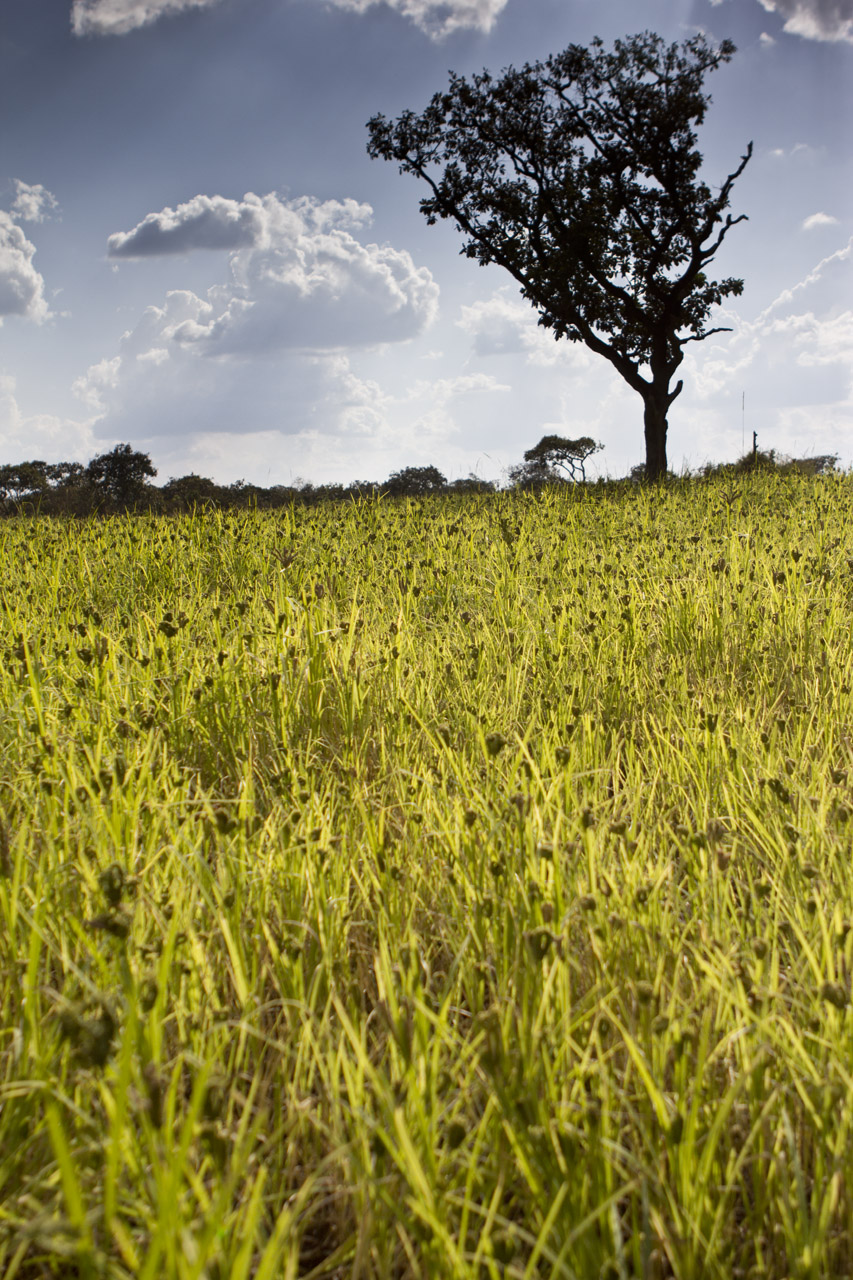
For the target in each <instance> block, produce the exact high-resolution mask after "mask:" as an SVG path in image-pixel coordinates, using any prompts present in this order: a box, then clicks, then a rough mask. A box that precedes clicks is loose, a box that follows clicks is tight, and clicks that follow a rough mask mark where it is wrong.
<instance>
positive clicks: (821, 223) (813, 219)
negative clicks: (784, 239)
mask: <svg viewBox="0 0 853 1280" xmlns="http://www.w3.org/2000/svg"><path fill="white" fill-rule="evenodd" d="M837 225H838V219H837V218H833V216H832V214H829V213H813V214H811V215H810V216H809V217H808V218H806V219H805V221H804V222H803V231H813V230H814V229H815V227H835V226H837Z"/></svg>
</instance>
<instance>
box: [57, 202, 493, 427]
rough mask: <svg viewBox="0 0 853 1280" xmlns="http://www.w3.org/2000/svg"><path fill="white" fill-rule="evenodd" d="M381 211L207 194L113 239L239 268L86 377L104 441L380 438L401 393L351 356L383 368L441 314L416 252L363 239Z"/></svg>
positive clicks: (167, 301) (143, 253) (164, 307)
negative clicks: (387, 354)
mask: <svg viewBox="0 0 853 1280" xmlns="http://www.w3.org/2000/svg"><path fill="white" fill-rule="evenodd" d="M371 212H372V211H371V209H370V207H369V206H368V205H363V204H358V203H357V202H356V201H354V200H344V201H336V200H329V201H326V202H323V203H321V202H318V201H316V200H311V199H308V198H303V199H300V200H291V201H285V200H281V199H279V197H277V196H275V195H269V196H265V197H263V198H260V197H258V196H254V195H248V196H246V197H245V198H244V199H243V200H241V201H238V200H227V199H225V198H223V197H207V196H197V197H195V198H194V199H193V200H190V201H188V202H187V203H186V204H183V205H180V206H179V207H178V208H177V209H174V210H173V209H165V210H162V211H161V212H160V213H158V214H151V215H149V216H148V217H147V218H144V219H143V220H142V222H141V223H139V225H138V226H137V227H135V228H133V230H131V231H129V232H127V233H123V234H119V235H115V236H111V237H110V242H109V243H110V251H111V254H112V256H113V257H114V258H115V257H117V256H118V257H126V258H129V257H139V258H144V259H150V258H151V257H152V256H154V255H164V256H165V255H169V254H175V253H177V252H178V251H179V250H180V251H181V252H184V253H189V252H191V251H194V250H200V249H208V250H210V249H219V250H220V251H223V252H225V253H227V258H228V273H227V277H226V278H225V280H224V282H223V283H221V284H217V285H214V286H213V287H212V288H210V289H208V290H207V292H206V293H204V294H201V295H200V294H198V293H196V292H193V291H191V290H188V289H173V290H171V291H170V292H168V293H167V294H166V296H165V298H164V300H163V302H162V304H161V305H158V306H150V307H148V308H147V309H146V310H145V311H144V313H143V314H142V315H141V317H140V319H139V321H138V323H137V324H136V325H135V326H134V328H133V329H131V330H129V331H128V332H127V333H125V334H124V336H123V337H122V339H121V341H120V344H119V348H118V354H115V355H113V356H112V357H109V358H107V359H104V360H101V361H99V362H98V363H97V364H94V365H92V366H91V368H90V369H89V370H88V372H87V373H86V374H85V375H84V376H83V377H81V378H78V379H77V381H76V382H75V384H74V388H73V389H74V392H75V394H76V395H77V396H78V398H79V399H81V400H82V401H83V403H84V404H85V405H86V406H87V407H88V409H89V410H90V411H92V412H94V413H95V414H97V415H98V419H99V421H98V426H97V430H98V434H99V435H101V436H104V437H110V438H120V439H133V440H135V439H148V438H152V437H158V438H161V439H162V437H163V436H166V435H170V436H174V437H176V438H184V439H187V438H188V437H193V436H195V435H201V434H209V433H223V434H227V433H230V434H232V435H235V436H236V435H240V434H246V435H254V434H257V433H259V432H261V433H262V432H264V431H272V432H274V433H276V434H278V435H280V436H293V435H296V434H299V433H300V432H306V431H315V432H319V433H321V434H327V433H332V434H340V435H342V436H346V437H347V438H354V437H362V436H364V435H365V434H367V435H372V434H375V432H376V431H378V430H379V424H381V422H382V421H383V420H384V419H383V414H384V407H383V406H384V405H385V402H386V399H387V397H386V396H385V393H383V391H382V389H381V388H380V387H379V386H378V385H377V384H376V383H375V382H374V381H371V380H369V379H362V378H360V377H359V376H358V375H357V374H356V373H355V372H354V371H353V370H352V368H351V366H350V363H349V355H348V353H350V352H353V351H355V350H356V349H359V350H365V351H370V352H372V353H373V356H372V358H373V359H376V360H378V359H379V353H381V351H382V350H383V349H384V348H385V346H386V345H387V344H390V343H399V342H402V341H406V340H408V339H411V338H414V337H416V336H417V335H418V334H420V333H421V332H422V331H423V330H424V329H426V327H427V326H428V325H429V324H430V323H431V321H432V320H433V319H434V317H435V314H436V312H437V308H438V286H437V284H436V283H435V281H434V280H433V278H432V276H431V274H430V272H429V271H428V270H426V269H425V268H422V267H417V266H416V265H415V263H414V262H413V260H412V258H411V257H410V255H409V254H408V253H406V252H404V251H402V250H398V249H395V248H393V247H391V246H388V245H385V246H380V245H376V244H364V243H362V242H361V240H359V239H357V238H356V236H355V235H354V234H353V232H354V231H355V230H357V229H359V228H361V227H363V226H364V225H365V224H366V223H367V222H368V221H369V219H370V215H371ZM270 357H274V359H273V358H270ZM479 385H480V378H479V376H477V377H475V378H474V379H473V380H472V381H471V385H470V386H469V387H467V389H469V390H471V389H477V388H478V387H479Z"/></svg>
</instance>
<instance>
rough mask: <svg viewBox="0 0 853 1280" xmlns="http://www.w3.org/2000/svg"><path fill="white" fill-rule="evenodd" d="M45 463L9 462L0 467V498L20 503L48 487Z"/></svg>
mask: <svg viewBox="0 0 853 1280" xmlns="http://www.w3.org/2000/svg"><path fill="white" fill-rule="evenodd" d="M47 469H48V468H47V463H46V462H40V461H35V462H10V463H6V465H5V466H2V467H0V496H1V497H3V498H11V500H12V501H13V502H20V501H21V500H22V499H23V498H28V497H33V496H35V495H37V494H39V493H42V492H43V491H44V490H45V489H46V488H47V487H48V477H47Z"/></svg>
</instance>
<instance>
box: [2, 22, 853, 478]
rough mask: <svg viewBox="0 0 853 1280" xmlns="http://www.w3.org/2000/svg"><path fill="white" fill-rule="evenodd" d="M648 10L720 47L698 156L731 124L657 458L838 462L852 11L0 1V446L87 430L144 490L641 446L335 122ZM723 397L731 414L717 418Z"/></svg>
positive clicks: (487, 271)
mask: <svg viewBox="0 0 853 1280" xmlns="http://www.w3.org/2000/svg"><path fill="white" fill-rule="evenodd" d="M646 29H651V30H654V31H657V32H659V33H660V34H661V35H663V36H664V37H665V38H666V39H668V40H683V39H685V38H686V37H688V36H689V35H691V34H693V33H694V32H696V31H697V30H702V31H704V32H706V33H707V35H708V36H709V37H711V38H712V39H714V40H722V39H723V38H725V37H730V38H731V39H733V40H734V42H735V44H736V45H737V47H738V52H737V54H736V55H735V58H734V60H733V61H732V62H731V63H730V64H729V65H728V66H727V67H724V68H723V69H722V70H720V71H719V72H717V73H716V74H715V75H714V76H712V77H711V78H710V79H709V82H708V88H709V90H710V92H711V94H712V96H713V99H714V102H713V106H712V107H711V110H710V112H709V114H708V117H707V120H706V122H705V125H704V126H703V128H702V130H701V131H700V149H701V150H702V152H703V154H704V156H705V174H706V175H707V177H708V179H709V180H710V181H711V182H712V183H719V182H721V181H722V180H723V179H724V177H725V176H726V174H727V173H729V172H730V171H731V170H732V169H734V168H735V167H736V165H737V162H738V159H739V157H740V156H741V154H742V153H743V151H744V150H745V147H746V144H747V143H748V142H749V141H750V140H752V141H753V142H754V146H755V153H754V156H753V159H752V161H751V163H750V165H749V166H748V168H747V170H746V172H745V173H744V175H743V176H742V177H741V179H740V180H739V182H738V184H737V185H736V187H735V189H734V193H733V199H732V206H731V211H732V212H733V213H734V214H735V215H737V214H740V213H746V214H748V217H749V221H748V222H745V223H743V224H741V225H740V226H738V227H736V228H734V229H733V230H732V231H731V232H730V234H729V236H728V238H727V240H726V242H725V244H724V246H723V248H722V250H721V251H720V253H719V255H718V257H717V260H716V264H715V266H716V271H715V274H717V275H719V276H728V275H739V276H743V277H744V279H745V282H746V285H745V290H744V294H743V296H742V297H741V298H738V299H732V300H730V302H729V303H728V304H727V306H726V308H725V309H724V310H723V311H722V313H718V318H717V319H716V321H715V323H717V324H727V325H730V326H731V327H732V332H731V333H729V334H723V335H720V336H718V337H714V338H711V339H709V340H708V341H706V342H704V343H701V344H691V346H690V347H688V352H689V355H688V358H687V360H686V361H685V366H684V368H683V373H684V377H685V383H686V385H685V390H684V393H683V394H682V396H681V397H680V398H679V399H678V400H677V401H676V402H675V404H674V406H673V409H672V412H671V416H670V434H669V458H670V465H672V466H674V467H675V468H676V469H678V468H680V467H681V466H682V465H683V464H684V463H685V462H686V463H687V464H689V465H692V466H697V465H699V464H701V463H702V462H704V461H707V460H710V459H713V460H722V459H730V458H734V457H736V456H738V455H739V454H740V452H741V450H742V444H743V442H744V440H745V442H746V444H747V446H749V444H750V443H751V438H752V431H753V430H755V431H757V432H758V437H759V444H760V446H761V447H762V448H776V449H778V450H780V451H782V452H786V453H791V454H796V455H798V456H801V455H804V454H809V453H812V454H814V453H828V452H832V453H838V454H839V455H840V457H841V459H842V462H843V463H844V464H846V465H850V464H851V463H853V289H851V278H853V208H851V196H853V163H851V153H852V152H853V148H851V143H850V131H849V121H850V119H851V118H853V0H716V2H713V0H38V2H37V3H36V2H34V0H3V12H2V15H0V120H2V122H3V124H2V139H3V146H2V148H0V322H2V328H0V462H14V461H20V460H22V459H25V458H43V459H45V460H47V461H58V460H62V459H69V460H74V459H77V460H81V461H85V460H87V459H88V458H90V457H91V456H93V454H95V453H98V452H102V451H104V450H105V449H108V448H111V447H112V445H113V444H115V443H117V442H118V441H125V440H126V441H130V442H131V443H132V444H133V445H134V447H136V448H140V449H144V450H145V451H147V452H149V453H150V454H151V457H152V460H153V462H154V464H155V466H157V467H158V470H159V477H158V478H159V480H161V481H165V480H166V479H167V478H168V477H169V476H179V475H184V474H186V473H187V472H189V471H196V472H198V473H200V474H203V475H209V476H212V477H214V478H215V479H217V480H219V481H221V482H229V481H232V480H236V479H239V478H242V479H245V480H247V481H253V482H256V483H260V484H274V483H289V482H291V481H292V480H293V479H294V478H296V477H298V476H301V477H304V478H308V479H311V480H313V481H315V482H321V481H332V480H341V481H348V480H353V479H377V480H381V479H384V478H385V477H386V476H387V475H388V474H389V473H390V472H391V471H393V470H396V469H398V468H400V467H403V466H409V465H414V466H420V465H427V464H436V465H438V466H439V467H440V468H441V469H442V470H443V471H444V472H445V474H447V475H448V476H449V477H451V478H455V477H458V476H463V475H467V474H468V473H469V472H476V473H477V474H479V475H481V476H484V477H487V478H490V479H498V478H500V476H501V474H502V472H503V470H504V469H505V468H506V467H507V466H508V465H510V464H511V463H513V462H517V461H519V460H520V458H521V455H522V454H523V452H524V450H525V449H527V448H529V447H530V446H531V445H533V444H535V443H536V441H537V440H539V439H540V437H541V436H542V435H544V434H546V433H548V434H550V433H558V434H561V435H570V436H577V435H582V434H583V435H592V436H594V437H595V438H596V439H598V440H599V441H601V443H602V444H603V445H604V450H603V452H602V453H601V454H599V455H598V457H597V463H598V470H599V472H600V473H603V474H610V475H623V474H625V473H626V472H627V471H628V470H629V468H630V467H631V466H633V465H634V464H636V463H637V462H640V461H642V459H643V430H642V402H641V401H640V399H639V397H638V396H637V395H636V394H635V393H634V392H632V391H630V390H629V389H628V388H627V386H625V384H624V383H622V382H621V380H620V379H619V377H618V375H616V373H615V372H614V371H613V370H612V369H611V368H610V367H609V366H608V365H607V364H606V363H605V362H603V361H602V360H600V359H599V358H597V357H595V356H593V355H592V354H591V353H589V352H587V350H586V349H585V348H584V347H583V346H581V345H578V344H569V343H566V342H560V343H557V342H555V341H554V339H553V338H552V337H551V336H550V335H549V334H547V333H546V332H545V331H543V330H542V329H540V328H538V327H537V325H536V316H535V313H534V312H533V311H532V309H531V308H530V307H529V305H528V304H526V303H525V302H524V301H523V300H522V299H521V298H520V297H519V293H518V288H517V286H516V285H515V283H514V282H513V281H512V280H511V279H510V278H509V277H508V276H507V275H506V274H505V273H503V272H502V271H501V269H500V268H499V267H496V266H492V267H488V268H481V267H479V266H478V265H477V264H476V263H474V262H471V261H469V260H467V259H466V258H464V257H461V256H460V255H459V248H460V244H461V240H460V237H459V236H458V234H457V233H456V232H455V231H454V229H453V228H452V227H451V226H450V225H449V224H442V225H440V226H437V227H432V228H430V227H427V225H426V223H425V221H424V219H423V217H422V215H421V214H420V213H419V211H418V201H419V199H420V197H421V195H422V194H423V193H422V192H421V190H420V189H419V185H418V183H417V182H416V181H415V180H414V179H412V178H409V177H403V176H400V175H399V174H398V173H397V170H396V168H395V166H393V165H389V164H386V163H384V162H382V161H372V160H370V159H369V157H368V156H367V153H366V149H365V148H366V140H367V131H366V128H365V124H366V121H367V120H368V119H369V117H370V116H372V115H374V114H375V113H377V112H382V113H384V114H385V115H387V116H394V115H396V114H399V112H400V111H402V110H403V109H405V108H406V107H412V108H414V109H420V108H422V107H423V106H424V105H425V104H426V102H427V101H428V99H429V98H430V96H431V95H432V93H433V92H435V91H436V90H438V89H441V88H442V87H443V86H444V85H445V84H446V81H447V73H448V70H449V69H451V68H452V69H453V70H454V71H457V72H459V73H461V74H470V73H471V72H474V71H478V70H480V69H481V68H483V67H484V66H485V67H488V68H490V69H491V70H493V71H497V70H499V69H500V68H502V67H505V66H507V65H509V64H515V65H519V64H521V63H523V62H525V61H528V60H534V59H538V58H544V57H546V56H547V55H548V54H549V53H552V52H556V51H558V50H560V49H562V48H563V47H565V46H566V45H567V44H569V43H572V42H576V43H582V44H585V43H587V42H588V41H589V40H590V39H591V38H592V37H593V36H594V35H600V36H601V37H602V38H603V39H604V40H605V42H606V43H610V42H611V41H612V40H613V39H614V38H616V37H619V36H625V35H629V34H633V33H635V32H637V31H641V30H646ZM742 409H743V412H742Z"/></svg>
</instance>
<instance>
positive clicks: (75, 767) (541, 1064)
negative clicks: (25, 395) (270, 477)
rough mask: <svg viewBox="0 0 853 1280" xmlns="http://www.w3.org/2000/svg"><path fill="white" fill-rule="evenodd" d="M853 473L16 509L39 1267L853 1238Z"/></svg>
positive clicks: (10, 639) (411, 1262) (369, 1264)
mask: <svg viewBox="0 0 853 1280" xmlns="http://www.w3.org/2000/svg"><path fill="white" fill-rule="evenodd" d="M851 498H853V480H851V478H850V477H849V476H836V477H825V478H817V479H805V478H802V477H797V476H789V477H778V476H768V477H753V478H750V477H745V478H742V479H740V480H738V481H737V482H731V481H729V482H728V484H726V483H724V482H709V483H707V484H700V483H697V482H692V483H685V484H683V485H678V484H676V485H674V486H673V487H671V488H665V489H663V490H661V491H656V492H648V491H645V490H642V489H638V488H629V489H626V490H625V491H624V492H622V493H613V492H611V493H605V492H603V491H602V490H599V489H595V488H591V489H588V490H585V491H582V492H577V493H574V494H573V493H571V492H565V493H559V494H557V493H553V494H548V493H546V494H545V495H543V496H542V497H541V498H536V497H530V496H523V495H521V496H520V495H507V494H495V495H487V496H480V497H469V498H464V499H452V498H436V499H431V500H426V501H424V502H421V503H407V502H399V503H398V502H390V501H387V500H386V501H383V500H371V501H369V502H364V503H362V504H353V505H335V506H327V507H323V508H320V509H318V510H294V511H292V512H283V513H282V512H278V513H270V514H253V513H242V514H231V515H221V514H220V515H217V514H207V515H198V516H194V517H187V518H182V519H178V518H174V519H165V518H160V519H157V518H152V517H144V516H143V517H138V518H134V517H121V518H113V519H108V520H102V521H97V520H93V521H91V522H81V523H73V522H69V523H61V522H54V521H50V520H46V519H45V520H38V519H33V520H29V519H20V520H10V521H6V522H4V523H3V524H1V525H0V565H2V583H3V587H2V598H1V599H0V653H2V664H0V1276H2V1277H3V1278H4V1280H12V1278H13V1277H19V1278H21V1280H34V1278H35V1277H49V1276H61V1277H83V1278H88V1277H111V1278H113V1277H114V1278H118V1277H142V1278H143V1280H172V1278H173V1277H174V1278H176V1280H178V1278H179V1280H274V1278H275V1280H277V1278H278V1277H283V1278H285V1280H296V1278H297V1277H302V1278H305V1280H308V1278H309V1277H311V1278H312V1280H320V1278H321V1277H329V1278H331V1277H341V1278H343V1277H354V1278H355V1280H392V1278H394V1280H397V1278H400V1280H402V1278H403V1277H407V1278H408V1277H421V1278H423V1280H444V1278H446V1280H468V1278H470V1280H480V1278H481V1277H483V1278H490V1280H495V1278H498V1277H512V1278H517V1280H522V1278H523V1280H533V1278H537V1280H538V1278H539V1277H549V1278H553V1280H557V1278H559V1277H566V1278H568V1277H577V1278H578V1280H598V1278H599V1277H600V1278H601V1280H628V1278H629V1277H630V1278H635V1280H640V1278H642V1280H658V1278H660V1280H663V1278H664V1277H668V1276H675V1277H678V1278H679V1280H693V1278H696V1280H699V1278H700V1277H701V1280H709V1278H714V1277H719V1278H720V1280H723V1278H725V1280H732V1277H751V1278H752V1277H764V1276H766V1277H778V1280H783V1278H785V1277H790V1278H794V1277H797V1278H801V1277H802V1278H804V1277H832V1278H833V1280H837V1278H838V1277H842V1276H849V1275H853V1230H851V1223H853V1143H852V1142H851V1121H853V1013H851V1006H850V978H851V971H853V928H852V927H851V921H853V865H852V864H851V851H853V692H851V689H853V647H851V622H852V621H853V528H851V520H850V515H851Z"/></svg>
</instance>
